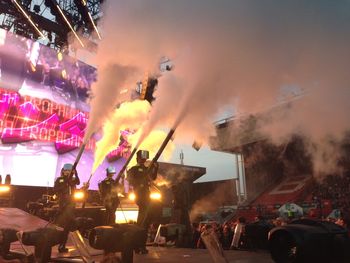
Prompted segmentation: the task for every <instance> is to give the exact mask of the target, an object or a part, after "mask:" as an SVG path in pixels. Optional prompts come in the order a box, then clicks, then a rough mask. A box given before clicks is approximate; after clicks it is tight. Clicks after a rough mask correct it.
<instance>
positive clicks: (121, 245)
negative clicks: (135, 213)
mask: <svg viewBox="0 0 350 263" xmlns="http://www.w3.org/2000/svg"><path fill="white" fill-rule="evenodd" d="M146 239H147V232H146V230H144V229H143V228H141V227H139V226H137V225H129V224H120V225H114V226H98V227H95V228H94V229H92V230H91V232H90V235H89V243H90V246H91V247H93V248H95V249H102V250H104V252H105V253H113V252H121V256H122V258H121V262H127V263H129V262H133V250H134V249H136V248H140V247H142V246H143V244H144V242H145V241H146Z"/></svg>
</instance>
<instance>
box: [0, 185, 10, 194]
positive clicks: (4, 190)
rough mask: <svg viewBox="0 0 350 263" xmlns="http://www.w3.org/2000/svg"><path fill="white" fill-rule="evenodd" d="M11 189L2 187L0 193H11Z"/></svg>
mask: <svg viewBox="0 0 350 263" xmlns="http://www.w3.org/2000/svg"><path fill="white" fill-rule="evenodd" d="M10 190H11V187H10V186H8V185H0V193H8V192H10Z"/></svg>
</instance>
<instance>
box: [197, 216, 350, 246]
mask: <svg viewBox="0 0 350 263" xmlns="http://www.w3.org/2000/svg"><path fill="white" fill-rule="evenodd" d="M292 220H293V218H289V219H287V218H282V217H276V218H274V219H265V218H264V217H262V216H257V217H256V218H255V220H254V221H253V222H247V220H246V219H245V218H244V217H239V218H238V219H237V220H235V221H230V222H226V223H224V224H218V223H217V222H212V223H209V224H208V223H205V224H204V223H192V239H191V240H192V241H191V245H190V246H191V247H192V248H205V244H204V242H203V240H202V239H201V234H202V233H203V232H204V231H205V230H207V229H208V228H211V229H212V230H213V231H214V233H215V234H216V236H217V239H218V240H219V242H220V243H221V246H222V248H223V249H225V250H228V249H233V250H236V249H237V250H239V249H267V247H268V232H269V231H270V230H271V229H273V228H274V227H278V226H284V225H287V224H288V223H290V222H291V221H292ZM324 220H327V221H332V222H334V223H335V224H337V225H340V226H342V227H344V228H345V229H348V226H349V223H350V222H349V221H348V220H347V219H345V218H343V217H339V218H338V219H336V218H331V217H330V218H327V219H324Z"/></svg>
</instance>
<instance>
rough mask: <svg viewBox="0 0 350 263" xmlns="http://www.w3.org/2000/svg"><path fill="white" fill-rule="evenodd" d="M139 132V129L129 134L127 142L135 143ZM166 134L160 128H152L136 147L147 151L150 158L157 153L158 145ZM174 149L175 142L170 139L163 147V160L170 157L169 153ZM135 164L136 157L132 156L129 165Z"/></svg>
mask: <svg viewBox="0 0 350 263" xmlns="http://www.w3.org/2000/svg"><path fill="white" fill-rule="evenodd" d="M140 133H141V130H139V131H138V132H136V133H135V134H133V135H130V136H129V142H130V143H131V144H132V145H134V144H136V143H137V141H138V140H139V136H140ZM166 136H167V133H166V132H164V131H161V130H154V131H152V132H151V133H150V134H149V135H148V136H147V137H146V139H145V140H144V141H143V142H142V143H141V144H140V145H139V147H138V149H140V150H147V151H149V153H150V158H152V156H154V155H155V154H156V153H157V151H158V149H159V147H160V145H161V144H162V142H163V141H164V139H165V137H166ZM174 149H175V144H174V143H173V142H172V141H170V142H169V143H168V145H167V146H166V147H165V149H164V152H163V153H162V156H163V158H164V160H169V159H170V157H171V154H172V152H173V151H174ZM135 164H136V157H134V158H133V159H132V160H131V161H130V164H129V167H130V166H133V165H135Z"/></svg>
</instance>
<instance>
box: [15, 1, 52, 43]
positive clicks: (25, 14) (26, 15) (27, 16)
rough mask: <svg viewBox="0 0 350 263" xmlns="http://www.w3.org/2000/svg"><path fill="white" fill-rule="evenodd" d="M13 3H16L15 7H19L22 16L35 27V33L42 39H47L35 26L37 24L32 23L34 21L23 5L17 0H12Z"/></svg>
mask: <svg viewBox="0 0 350 263" xmlns="http://www.w3.org/2000/svg"><path fill="white" fill-rule="evenodd" d="M12 2H13V3H15V5H16V6H17V8H18V9H19V10H20V11H21V12H22V14H23V15H24V16H25V18H27V20H28V21H29V23H30V24H31V25H32V26H33V27H34V29H35V31H36V32H38V34H39V35H40V36H41V37H42V38H44V39H45V38H46V37H45V35H44V34H43V33H42V32H41V31H40V30H39V28H38V27H37V26H36V25H35V23H34V22H33V21H32V19H31V18H30V16H29V15H28V14H27V13H26V11H24V9H23V8H22V7H21V5H20V4H19V3H18V2H17V0H12Z"/></svg>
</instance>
